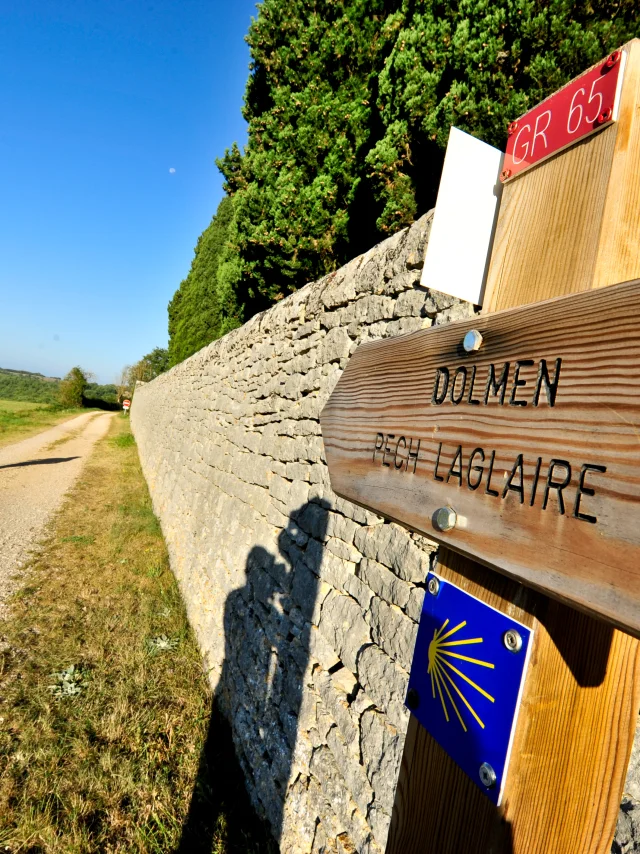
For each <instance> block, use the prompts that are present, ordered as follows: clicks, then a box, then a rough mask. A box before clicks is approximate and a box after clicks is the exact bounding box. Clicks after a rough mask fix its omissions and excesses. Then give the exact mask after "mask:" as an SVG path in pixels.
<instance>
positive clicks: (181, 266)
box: [0, 0, 257, 382]
mask: <svg viewBox="0 0 640 854" xmlns="http://www.w3.org/2000/svg"><path fill="white" fill-rule="evenodd" d="M256 14H257V10H256V5H255V0H233V2H229V0H225V2H223V0H147V2H144V0H143V1H142V2H138V0H109V2H105V0H55V2H53V0H39V1H38V2H35V0H3V2H2V15H1V16H0V81H1V82H0V117H1V118H0V163H1V165H2V177H1V179H0V187H1V190H0V367H5V368H21V369H25V370H30V371H40V372H42V373H45V374H48V375H53V376H62V375H64V374H65V373H66V372H67V371H68V370H69V369H70V368H71V367H73V366H74V365H76V364H79V365H81V366H82V367H84V368H85V369H88V370H90V371H92V372H93V373H94V374H95V375H96V377H97V379H98V380H99V381H100V382H113V380H114V379H115V377H116V375H117V374H118V373H119V371H120V369H121V368H122V366H123V365H125V364H127V363H131V362H135V361H137V360H138V359H139V358H140V357H141V356H143V355H144V354H145V353H147V352H149V351H150V350H151V349H153V347H156V346H166V343H167V310H166V309H167V303H168V301H169V300H170V299H171V297H172V295H173V293H174V291H175V290H176V288H177V287H178V285H179V284H180V281H181V279H183V278H184V277H185V276H186V274H187V272H188V270H189V265H190V263H191V259H192V257H193V247H194V246H195V243H196V240H197V238H198V236H199V234H200V233H201V232H202V230H203V229H204V228H205V227H206V226H207V225H208V223H209V221H210V219H211V216H212V215H213V213H214V212H215V209H216V207H217V204H218V202H219V201H220V199H221V197H222V178H221V176H220V174H219V172H218V170H217V168H216V166H215V163H214V159H215V157H217V156H220V155H222V154H223V153H224V150H225V148H227V147H228V146H230V145H231V143H232V142H233V141H234V140H235V141H237V142H238V143H239V144H240V145H241V146H242V145H243V144H244V143H245V140H246V129H245V123H244V120H243V119H242V116H241V114H240V109H241V107H242V96H243V93H244V87H245V83H246V80H247V76H248V63H249V52H248V48H247V45H246V43H245V41H244V35H245V34H246V32H247V30H248V27H249V24H250V21H251V17H252V16H255V15H256ZM170 170H175V171H174V172H171V171H170Z"/></svg>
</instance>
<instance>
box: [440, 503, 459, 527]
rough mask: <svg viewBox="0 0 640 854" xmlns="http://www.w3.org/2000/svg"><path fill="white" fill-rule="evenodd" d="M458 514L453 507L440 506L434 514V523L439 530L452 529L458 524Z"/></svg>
mask: <svg viewBox="0 0 640 854" xmlns="http://www.w3.org/2000/svg"><path fill="white" fill-rule="evenodd" d="M457 521H458V514H457V513H456V511H455V510H454V509H453V507H448V506H447V507H440V508H439V509H438V510H436V512H435V515H434V523H435V526H436V528H437V529H438V530H439V531H451V530H452V529H453V528H455V526H456V522H457Z"/></svg>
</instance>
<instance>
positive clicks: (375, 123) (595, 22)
mask: <svg viewBox="0 0 640 854" xmlns="http://www.w3.org/2000/svg"><path fill="white" fill-rule="evenodd" d="M258 9H259V11H258V15H257V18H256V20H255V21H254V22H253V23H252V25H251V27H250V30H249V34H248V36H247V40H248V43H249V47H250V51H251V67H250V75H249V81H248V83H247V90H246V96H245V106H244V110H243V113H244V116H245V118H246V120H247V122H248V125H249V134H248V142H247V146H246V149H245V150H244V151H242V152H241V151H240V150H239V149H238V147H237V146H236V145H235V144H234V145H233V146H232V147H231V148H230V149H229V150H228V151H227V152H226V154H225V156H224V157H223V158H222V159H221V160H220V161H219V162H218V165H219V168H220V169H221V171H222V173H223V175H224V178H225V189H226V191H227V193H228V199H230V200H231V206H232V208H233V213H232V215H231V214H230V215H229V220H228V223H229V224H228V228H227V231H226V242H225V246H224V249H223V250H222V251H220V252H219V254H218V255H216V258H218V266H217V269H216V270H215V272H214V271H213V266H215V264H213V266H211V265H210V267H209V266H208V267H207V275H206V281H207V282H209V285H208V287H209V288H213V291H215V292H216V293H218V291H217V290H216V289H220V290H221V291H222V292H223V293H224V300H226V301H228V305H229V306H230V307H229V308H228V309H225V311H226V312H227V313H226V314H225V313H224V312H223V314H224V317H225V318H227V317H232V318H233V322H236V321H238V320H240V319H246V318H247V317H249V316H250V315H251V314H253V313H254V312H255V311H257V310H260V309H262V308H265V307H267V306H268V305H270V304H272V303H273V302H274V301H276V300H278V299H281V298H282V297H283V296H285V295H286V294H287V293H289V292H291V291H292V290H295V289H296V288H298V287H300V286H301V285H303V284H305V283H306V282H308V281H311V280H313V279H316V278H318V277H319V276H321V275H323V274H325V273H327V272H329V271H331V270H334V269H335V268H336V267H338V266H340V265H341V264H342V263H344V262H345V261H346V260H348V259H349V258H350V257H353V256H354V255H356V254H358V253H359V252H362V251H364V250H365V249H367V248H369V247H370V246H371V245H373V244H374V243H375V242H377V241H378V240H380V239H381V238H382V237H383V236H385V235H386V234H389V233H391V232H393V231H394V230H397V229H398V228H400V227H402V226H403V225H406V224H408V223H410V222H411V221H412V220H413V219H414V218H415V217H416V216H417V215H419V214H421V213H423V212H424V211H426V210H427V209H428V208H429V207H430V206H432V205H433V203H434V201H435V197H436V193H437V188H438V182H439V177H440V171H441V168H442V160H443V156H444V149H445V146H446V141H447V138H448V134H449V128H450V126H451V125H452V124H454V125H456V126H457V127H460V128H462V129H463V130H466V131H468V132H470V133H472V134H474V135H476V136H478V137H480V138H481V139H484V140H486V141H487V142H490V143H492V144H494V145H497V146H504V143H505V129H506V125H507V123H508V121H510V120H511V119H514V118H516V117H517V116H518V115H520V114H521V113H523V112H524V111H525V110H527V109H528V108H529V107H531V106H533V105H534V104H536V103H537V102H538V101H540V100H541V99H542V98H544V97H546V96H547V95H548V94H550V93H551V92H553V91H555V90H556V89H557V88H558V87H560V86H562V85H563V84H564V83H565V82H567V81H568V80H569V79H571V78H572V77H573V76H575V75H576V74H579V73H580V72H581V71H583V70H584V69H585V68H587V67H588V66H589V65H591V64H593V63H594V62H597V61H598V60H599V59H600V58H602V57H603V56H605V55H606V54H607V53H608V52H610V51H611V50H613V49H614V48H616V47H618V46H619V45H621V44H622V43H624V42H625V41H627V40H628V39H629V38H632V37H633V36H635V35H638V34H640V24H639V21H640V13H639V12H638V11H637V8H636V2H635V0H618V2H611V0H591V2H586V0H578V2H569V0H544V2H542V0H533V2H532V0H491V2H489V0H457V2H456V0H448V2H446V3H445V2H438V1H437V0H264V2H263V3H262V4H261V5H260V6H259V7H258ZM215 221H216V218H214V222H215ZM212 227H213V223H212V225H211V226H210V227H209V228H212ZM205 235H207V232H205V234H203V236H202V238H201V240H203V239H204V238H205ZM199 246H200V244H199ZM197 260H198V250H196V259H195V260H194V267H195V265H196V261H197ZM193 271H194V268H192V273H193ZM192 273H190V274H189V276H191V275H192ZM194 277H195V278H197V279H198V281H205V277H203V276H200V274H198V275H197V276H195V274H194ZM186 281H187V282H188V281H189V277H188V278H187V280H186ZM184 286H185V283H184V282H183V284H182V285H181V291H182V290H183V288H184ZM186 291H189V286H187V287H186V288H185V293H186ZM179 293H180V292H178V294H179ZM193 293H194V294H195V291H194V292H193ZM178 294H177V295H176V298H174V302H175V301H176V299H177V298H178ZM216 299H217V300H218V303H217V304H218V305H220V297H216ZM180 300H182V302H180V301H179V302H178V303H176V304H175V305H174V302H172V306H173V323H174V327H173V328H177V326H180V324H182V326H180V328H181V330H182V331H181V333H180V337H181V338H182V339H185V340H186V339H188V340H189V341H190V342H192V343H193V344H195V343H196V342H201V341H204V339H205V338H206V337H207V335H210V334H212V333H213V332H216V334H218V333H220V332H221V331H226V328H229V327H228V326H225V324H224V323H220V322H217V323H213V324H210V323H207V322H205V321H204V320H203V319H202V318H199V317H198V316H197V313H198V311H202V312H203V313H204V316H205V317H208V316H209V314H208V312H209V311H210V309H209V308H208V303H207V300H206V299H205V295H204V293H201V294H200V297H199V299H198V300H195V299H191V298H190V299H184V300H183V298H182V297H181V298H180ZM214 301H215V300H214ZM226 304H227V303H225V305H226ZM170 313H171V309H170ZM225 322H226V321H225ZM171 323H172V321H171V320H170V334H171V335H172V340H173V337H175V333H174V332H171V329H172V327H171ZM196 330H197V333H196ZM210 340H211V339H210ZM190 346H191V344H190ZM200 346H201V345H200ZM186 349H187V350H188V349H189V348H188V347H187V348H186ZM170 352H171V353H172V359H174V356H173V354H174V353H175V354H176V356H177V358H184V356H183V355H179V354H181V353H183V352H186V350H185V349H184V348H180V347H175V346H173V345H172V344H170Z"/></svg>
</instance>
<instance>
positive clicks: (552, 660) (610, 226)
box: [387, 39, 640, 854]
mask: <svg viewBox="0 0 640 854" xmlns="http://www.w3.org/2000/svg"><path fill="white" fill-rule="evenodd" d="M625 50H626V52H627V64H626V70H625V75H624V81H623V89H622V96H621V104H620V112H619V119H618V121H617V122H616V123H614V124H613V125H611V126H609V127H607V128H605V129H604V130H602V131H601V132H600V133H597V134H595V135H594V136H591V137H589V138H587V139H585V140H583V141H582V142H579V143H577V144H576V145H575V146H573V147H571V148H569V149H567V150H565V151H563V152H561V153H560V154H557V155H555V156H554V157H552V158H551V159H550V160H548V161H546V162H545V163H542V164H541V165H539V166H537V167H534V168H531V169H530V170H528V171H526V172H524V173H523V174H522V175H519V176H518V177H516V178H514V179H513V180H512V181H511V182H509V183H507V185H506V186H505V188H504V192H503V199H502V204H501V209H500V215H499V221H498V227H497V230H496V239H495V243H494V250H493V254H492V259H491V266H490V271H489V278H488V285H487V293H486V296H485V301H484V305H485V311H491V312H492V311H499V310H501V309H505V308H510V307H514V306H518V305H523V304H525V303H531V302H537V301H539V300H542V299H546V298H548V297H553V296H559V295H561V294H568V293H576V292H578V291H583V290H589V289H592V288H597V287H603V286H606V285H611V284H615V283H617V282H620V281H624V280H627V279H633V278H639V277H640V41H639V40H637V39H636V40H634V41H632V42H630V43H629V44H628V45H626V46H625ZM540 548H541V549H542V550H543V549H544V543H541V544H540ZM437 572H438V574H440V575H441V576H442V577H443V578H445V579H447V580H450V581H452V582H453V583H455V584H456V585H458V586H459V587H461V588H463V589H464V590H466V591H468V592H470V593H472V594H473V595H474V596H477V597H478V598H480V599H482V600H483V601H484V602H487V603H488V604H490V605H492V606H493V607H495V608H498V609H499V610H501V611H504V612H505V613H507V614H508V615H509V616H511V617H513V618H514V619H516V620H519V621H520V622H522V623H524V624H525V625H527V626H530V627H533V628H534V630H535V631H534V648H533V654H532V657H531V663H530V668H529V672H528V674H527V678H526V683H525V691H524V697H523V704H522V707H521V710H520V715H519V718H518V724H517V729H516V736H515V742H514V748H513V754H512V759H511V763H510V767H509V771H508V777H507V782H506V789H505V797H504V800H503V805H502V807H501V808H500V809H496V808H495V807H494V806H493V804H492V803H491V802H490V801H489V800H488V798H486V797H485V795H484V794H483V793H482V792H481V791H480V789H479V788H477V787H476V786H475V785H474V784H473V783H472V782H471V781H470V780H469V778H468V777H467V776H466V775H465V774H464V773H463V772H462V771H461V770H460V769H459V768H458V766H457V765H456V764H455V763H454V762H453V761H452V760H451V759H450V758H449V756H448V755H447V754H446V753H445V752H444V750H442V748H441V747H440V746H439V745H438V744H437V743H436V742H435V741H434V739H433V738H432V737H431V736H430V735H429V734H428V733H427V731H426V730H425V729H423V728H422V727H421V726H420V725H419V724H418V723H417V721H416V720H415V719H414V718H413V717H412V719H411V723H410V726H409V731H408V734H407V741H406V745H405V753H404V759H403V765H402V770H401V774H400V780H399V783H398V789H397V793H396V802H395V806H394V814H393V818H392V823H391V830H390V835H389V841H388V844H387V854H463V852H464V854H490V852H491V854H607V852H609V850H610V847H611V842H612V839H613V835H614V832H615V826H616V819H617V815H618V809H619V804H620V799H621V795H622V789H623V785H624V780H625V775H626V771H627V765H628V761H629V755H630V752H631V746H632V743H633V737H634V732H635V728H636V722H637V716H638V708H639V704H640V679H639V676H640V655H639V646H638V644H639V642H638V640H636V639H635V638H632V637H630V636H629V635H626V634H624V633H622V632H620V631H618V630H616V629H613V628H612V627H610V626H609V625H607V624H606V623H604V622H600V621H599V620H595V619H593V618H591V617H588V616H586V615H584V614H580V613H578V612H577V611H575V610H573V609H572V608H569V607H567V606H566V605H562V604H560V603H558V602H555V601H552V600H550V599H549V598H547V597H546V596H543V595H541V594H538V593H534V592H533V591H531V590H528V589H527V588H525V587H523V586H522V585H520V584H518V583H516V582H514V581H511V580H509V579H507V578H504V577H502V576H500V575H498V574H497V573H496V572H493V571H491V570H488V569H485V568H484V567H482V566H480V565H479V564H476V563H474V562H472V561H469V560H467V559H465V558H462V557H460V556H457V555H456V554H454V553H453V552H452V551H450V550H449V549H447V548H442V549H441V550H440V563H439V567H438V569H437Z"/></svg>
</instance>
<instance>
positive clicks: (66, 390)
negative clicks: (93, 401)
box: [58, 366, 89, 409]
mask: <svg viewBox="0 0 640 854" xmlns="http://www.w3.org/2000/svg"><path fill="white" fill-rule="evenodd" d="M88 384H89V374H88V373H87V372H86V371H83V370H82V368H79V367H77V366H76V367H75V368H71V370H70V371H69V373H68V374H67V375H66V377H65V378H64V379H63V380H62V381H61V382H60V388H59V390H58V399H59V402H60V405H61V406H63V407H64V408H65V409H75V408H78V409H80V408H81V407H82V406H83V405H84V394H85V391H86V388H87V385H88Z"/></svg>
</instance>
